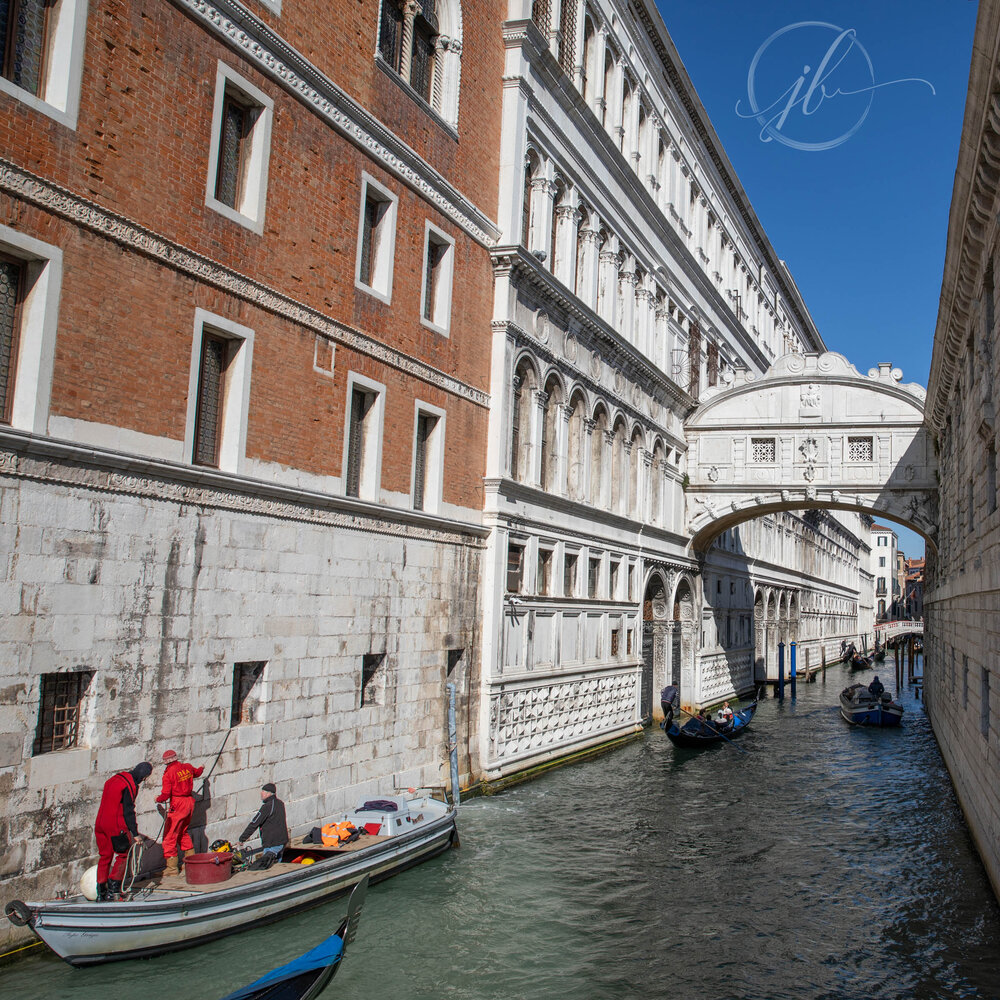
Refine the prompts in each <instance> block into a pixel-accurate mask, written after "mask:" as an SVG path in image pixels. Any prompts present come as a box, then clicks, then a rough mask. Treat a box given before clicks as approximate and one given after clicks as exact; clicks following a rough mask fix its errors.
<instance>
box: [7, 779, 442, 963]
mask: <svg viewBox="0 0 1000 1000" xmlns="http://www.w3.org/2000/svg"><path fill="white" fill-rule="evenodd" d="M455 816H456V810H455V807H454V806H452V805H449V804H447V803H446V802H442V801H441V800H439V799H437V798H434V797H433V796H432V795H431V794H430V793H426V794H422V795H416V796H414V797H406V796H399V795H393V796H388V797H386V798H379V799H369V800H363V801H361V802H359V803H358V804H357V806H356V808H355V809H354V810H353V811H350V812H347V813H344V814H342V815H341V816H340V817H337V818H336V820H339V821H348V822H351V823H353V824H354V825H355V826H356V827H357V828H358V830H363V831H364V834H363V835H361V836H359V837H358V838H357V839H356V840H354V841H353V842H352V843H349V844H344V845H337V846H327V845H325V844H323V843H322V841H320V842H319V843H313V842H311V840H312V839H315V838H308V839H307V838H304V837H295V838H293V839H292V841H291V843H290V844H289V846H288V847H286V848H285V850H284V853H283V855H282V857H281V860H280V861H278V862H277V863H275V864H273V865H272V866H271V867H270V868H267V869H263V870H258V871H254V870H244V871H240V872H237V873H235V874H233V875H232V876H231V877H230V878H229V879H228V880H226V881H221V882H213V883H208V884H197V885H191V884H184V883H180V884H178V880H173V881H170V882H166V881H163V880H161V879H160V878H158V877H154V878H151V879H148V880H146V881H144V882H137V883H136V884H135V886H134V888H133V891H132V892H130V893H129V894H128V895H127V896H126V897H125V898H124V899H122V900H121V901H118V902H91V901H90V900H88V899H87V898H86V897H84V896H83V895H81V894H77V895H73V896H69V897H67V898H65V899H55V900H49V901H45V902H21V901H20V900H13V901H12V902H10V903H8V904H7V905H6V907H5V908H4V913H5V914H6V915H7V918H8V919H9V920H10V921H11V922H12V923H14V924H16V925H17V926H21V927H23V926H27V927H30V928H31V929H32V931H34V933H35V934H36V935H37V936H38V937H39V938H41V939H42V941H44V942H45V943H46V944H47V945H48V946H49V947H50V948H51V949H52V950H53V951H54V952H55V953H56V954H57V955H58V956H59V957H60V958H62V959H65V960H66V961H67V962H69V963H70V965H75V966H84V965H97V964H100V963H102V962H112V961H116V960H118V959H125V958H139V957H144V956H150V955H160V954H163V953H164V952H169V951H176V950H178V949H181V948H187V947H190V946H191V945H195V944H200V943H202V942H204V941H209V940H211V939H213V938H219V937H223V936H224V935H227V934H234V933H236V932H238V931H242V930H245V929H246V928H248V927H255V926H257V925H260V924H266V923H270V922H272V921H274V920H279V919H281V918H282V917H285V916H287V915H288V914H290V913H295V912H297V911H299V910H304V909H307V908H308V907H311V906H316V905H317V904H319V903H324V902H326V901H327V900H329V899H332V898H333V897H335V896H337V895H340V894H342V893H345V892H347V891H349V890H350V889H351V888H352V887H353V886H355V885H356V884H357V883H358V882H360V881H361V879H363V878H364V877H365V876H366V875H367V876H370V878H371V880H372V881H373V882H377V881H379V880H381V879H384V878H388V877H389V876H390V875H394V874H395V873H396V872H399V871H402V870H403V869H404V868H409V867H411V866H412V865H416V864H419V863H420V862H422V861H426V860H427V859H428V858H432V857H434V856H435V855H437V854H440V853H441V852H442V851H445V850H447V849H448V848H449V847H450V846H451V845H452V844H453V843H457V840H458V828H457V826H456V823H455ZM336 820H335V821H336Z"/></svg>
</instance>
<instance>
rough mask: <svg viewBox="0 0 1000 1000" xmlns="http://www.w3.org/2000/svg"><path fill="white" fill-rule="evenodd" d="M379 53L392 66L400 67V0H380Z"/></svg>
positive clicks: (401, 8)
mask: <svg viewBox="0 0 1000 1000" xmlns="http://www.w3.org/2000/svg"><path fill="white" fill-rule="evenodd" d="M378 51H379V55H381V56H382V58H383V59H384V60H385V61H386V62H387V63H388V64H389V65H390V66H391V67H392V68H393V70H394V71H395V72H397V73H398V72H399V69H400V57H401V55H402V52H403V4H402V2H401V0H382V17H381V20H380V21H379V27H378Z"/></svg>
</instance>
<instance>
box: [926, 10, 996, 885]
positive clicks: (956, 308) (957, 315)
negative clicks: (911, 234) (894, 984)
mask: <svg viewBox="0 0 1000 1000" xmlns="http://www.w3.org/2000/svg"><path fill="white" fill-rule="evenodd" d="M998 49H1000V4H998V3H996V2H995V0H986V2H983V3H981V4H980V6H979V16H978V22H977V26H976V37H975V41H974V44H973V56H972V71H971V74H970V81H969V96H968V101H967V104H966V113H965V125H964V128H963V133H962V142H961V147H960V151H959V158H958V169H957V172H956V176H955V189H954V196H953V200H952V206H951V217H950V222H949V229H948V244H947V250H946V256H945V269H944V281H943V283H942V291H941V305H940V312H939V314H938V323H937V330H936V333H935V338H934V351H933V356H932V361H931V378H930V384H929V386H928V393H927V422H928V426H929V427H930V428H931V430H932V431H933V433H934V435H935V446H936V449H937V452H938V456H939V461H940V466H941V503H940V510H941V520H940V524H939V526H938V532H937V539H936V540H937V551H936V553H935V551H934V550H933V549H932V548H930V547H929V549H928V553H927V562H926V567H925V582H924V622H925V643H924V649H925V667H924V674H925V682H924V686H925V703H926V708H927V712H928V715H929V716H930V719H931V723H932V725H933V727H934V733H935V735H936V737H937V740H938V744H939V745H940V747H941V752H942V754H943V756H944V759H945V762H946V764H947V765H948V770H949V772H950V773H951V777H952V781H953V782H954V785H955V791H956V794H957V795H958V799H959V802H960V803H961V806H962V809H963V811H964V813H965V816H966V819H967V820H968V823H969V828H970V831H971V833H972V836H973V838H974V839H975V841H976V845H977V847H978V848H979V853H980V855H981V857H982V859H983V862H984V864H985V866H986V870H987V872H988V873H989V876H990V878H991V880H992V882H993V886H994V889H995V890H996V891H997V892H998V894H1000V671H998V670H997V650H998V649H1000V513H998V511H997V507H998V497H997V472H998V470H997V450H998V445H1000V437H998V430H1000V428H998V426H997V406H998V402H1000V344H998V339H997V337H998V331H997V322H996V316H997V307H998V303H997V297H996V287H997V282H998V281H1000V271H998V268H997V264H998V261H1000V222H998V219H1000V215H998V212H1000V174H998V173H997V170H996V164H997V162H998V161H1000V100H998V93H1000V55H998Z"/></svg>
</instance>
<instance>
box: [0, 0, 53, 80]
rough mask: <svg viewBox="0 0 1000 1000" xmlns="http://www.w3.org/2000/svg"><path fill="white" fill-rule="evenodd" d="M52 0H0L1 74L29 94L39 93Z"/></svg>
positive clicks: (43, 74) (43, 77)
mask: <svg viewBox="0 0 1000 1000" xmlns="http://www.w3.org/2000/svg"><path fill="white" fill-rule="evenodd" d="M54 6H55V4H54V2H52V0H0V45H2V46H3V69H2V71H0V75H2V76H3V77H4V79H6V80H10V82H11V83H13V84H15V85H16V86H18V87H22V88H23V89H24V90H26V91H28V93H29V94H34V95H35V96H36V97H41V96H42V90H43V88H44V82H45V70H46V68H47V67H46V65H45V64H46V50H47V49H48V35H49V31H50V25H49V21H50V19H51V11H52V8H53V7H54Z"/></svg>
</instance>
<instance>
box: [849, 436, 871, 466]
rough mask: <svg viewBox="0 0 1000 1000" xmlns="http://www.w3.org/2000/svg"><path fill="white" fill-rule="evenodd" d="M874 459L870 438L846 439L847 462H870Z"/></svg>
mask: <svg viewBox="0 0 1000 1000" xmlns="http://www.w3.org/2000/svg"><path fill="white" fill-rule="evenodd" d="M874 458H875V448H874V441H873V439H872V438H870V437H849V438H848V439H847V461H848V462H871V461H874Z"/></svg>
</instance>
